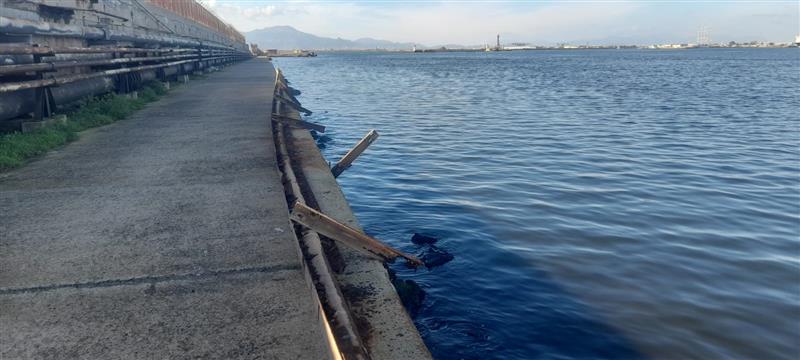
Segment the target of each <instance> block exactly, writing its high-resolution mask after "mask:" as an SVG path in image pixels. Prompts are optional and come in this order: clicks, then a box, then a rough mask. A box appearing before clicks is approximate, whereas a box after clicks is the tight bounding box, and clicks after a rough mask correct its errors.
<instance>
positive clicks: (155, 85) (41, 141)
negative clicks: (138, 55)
mask: <svg viewBox="0 0 800 360" xmlns="http://www.w3.org/2000/svg"><path fill="white" fill-rule="evenodd" d="M166 93H167V89H166V88H165V87H164V85H163V84H162V83H161V82H159V81H150V82H147V83H145V84H144V86H143V87H142V89H140V90H139V98H138V99H131V98H127V97H125V96H122V95H117V94H113V93H112V94H108V95H104V96H100V97H94V98H89V99H86V100H83V101H81V102H80V104H79V105H78V106H77V107H76V108H75V109H74V110H72V111H69V112H67V113H66V115H67V121H66V123H64V124H54V125H50V126H46V127H44V128H41V129H38V130H36V131H33V132H29V133H21V132H14V133H10V134H4V135H0V171H2V170H8V169H12V168H15V167H18V166H21V165H22V164H24V163H25V161H27V160H28V159H30V158H33V157H36V156H39V155H42V154H44V153H46V152H48V151H50V150H52V149H54V148H57V147H59V146H62V145H65V144H67V143H69V142H72V141H75V140H77V139H78V133H79V132H81V131H83V130H86V129H90V128H93V127H98V126H103V125H108V124H111V123H113V122H114V121H117V120H121V119H124V118H126V117H128V116H130V115H131V114H132V113H133V112H135V111H137V110H140V109H142V108H143V107H144V106H145V104H147V103H150V102H153V101H156V100H158V98H160V97H161V96H162V95H164V94H166Z"/></svg>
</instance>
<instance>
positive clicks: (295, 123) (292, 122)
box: [272, 114, 325, 133]
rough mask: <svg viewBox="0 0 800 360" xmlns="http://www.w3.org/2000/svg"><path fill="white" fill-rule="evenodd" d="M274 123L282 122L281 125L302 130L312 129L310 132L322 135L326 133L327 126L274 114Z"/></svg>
mask: <svg viewBox="0 0 800 360" xmlns="http://www.w3.org/2000/svg"><path fill="white" fill-rule="evenodd" d="M272 121H276V122H280V123H281V124H284V125H287V126H291V127H301V128H306V129H310V130H314V131H318V132H322V133H324V132H325V126H322V125H320V124H315V123H312V122H308V121H305V120H300V119H295V118H292V117H288V116H283V115H278V114H272Z"/></svg>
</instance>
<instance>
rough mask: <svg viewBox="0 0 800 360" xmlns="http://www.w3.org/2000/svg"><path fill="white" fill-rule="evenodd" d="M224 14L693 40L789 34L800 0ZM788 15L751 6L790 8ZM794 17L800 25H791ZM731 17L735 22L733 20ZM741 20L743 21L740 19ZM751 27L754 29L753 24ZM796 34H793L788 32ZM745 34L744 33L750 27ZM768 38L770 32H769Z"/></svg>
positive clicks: (525, 36) (565, 37) (525, 35)
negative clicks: (705, 35) (706, 31)
mask: <svg viewBox="0 0 800 360" xmlns="http://www.w3.org/2000/svg"><path fill="white" fill-rule="evenodd" d="M205 3H206V4H207V5H208V6H210V7H211V8H212V9H213V10H214V11H215V12H216V13H217V14H219V15H220V16H221V17H222V18H223V19H224V20H226V21H228V22H230V23H232V24H233V25H234V26H236V27H237V28H238V29H239V30H242V31H249V30H254V29H259V28H264V27H268V26H275V25H291V26H294V27H296V28H298V29H300V30H302V31H306V32H310V33H313V34H316V35H320V36H328V37H342V38H349V39H355V38H361V37H372V38H380V39H387V40H393V41H402V42H417V43H421V44H425V45H440V44H452V43H460V44H468V45H478V44H484V43H493V42H494V36H495V35H496V34H501V37H502V39H503V41H504V42H512V41H513V42H533V43H538V44H552V43H559V42H589V43H603V42H604V41H605V40H606V39H631V40H632V41H637V42H640V43H648V41H647V39H659V40H661V39H674V40H673V41H675V42H685V41H687V40H691V38H692V37H693V36H694V34H695V33H696V30H697V28H698V27H699V26H701V25H709V24H710V25H714V28H716V29H720V30H721V31H724V32H730V33H731V34H730V36H729V34H727V33H717V34H715V39H720V40H721V39H722V38H728V37H734V36H737V35H738V34H750V33H753V34H757V35H758V36H760V37H787V36H793V33H794V32H795V31H797V30H796V29H795V28H796V24H797V17H798V7H799V5H797V4H788V5H787V3H785V2H784V3H771V4H770V3H767V4H763V5H758V6H756V5H754V4H741V3H709V2H705V3H699V4H694V3H686V2H678V3H665V2H627V1H602V2H601V1H598V2H590V1H569V2H543V1H531V2H518V1H507V2H464V1H462V2H452V1H446V2H418V1H409V2H402V1H398V2H386V1H372V2H366V3H356V2H347V1H344V2H342V1H333V2H320V1H277V2H271V3H267V2H261V1H253V0H238V1H236V0H206V1H205ZM787 9H788V10H790V11H789V12H788V14H789V15H788V17H785V18H784V19H788V21H784V22H781V23H779V24H776V23H774V22H773V23H771V24H770V23H769V20H768V17H759V16H749V17H748V19H750V20H742V15H744V14H752V15H755V14H787V12H786V10H787ZM785 23H789V24H791V23H794V24H795V26H786V25H785ZM729 24H731V25H729ZM732 24H735V25H736V26H732ZM747 31H750V32H747ZM786 34H789V35H786ZM742 36H744V35H742ZM765 40H766V39H765Z"/></svg>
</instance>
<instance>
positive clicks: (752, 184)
mask: <svg viewBox="0 0 800 360" xmlns="http://www.w3.org/2000/svg"><path fill="white" fill-rule="evenodd" d="M276 64H277V65H278V66H279V67H281V68H283V70H284V71H285V72H286V74H287V76H288V77H289V79H290V80H291V81H292V83H293V85H294V86H295V87H297V88H299V89H301V90H302V91H303V94H302V95H301V96H299V99H300V101H302V102H303V105H304V106H306V107H308V108H309V109H311V110H314V111H315V113H314V115H312V116H311V117H310V119H311V120H312V121H315V122H319V123H322V124H323V125H325V126H327V129H328V132H327V133H326V136H328V138H327V140H326V146H325V147H324V149H323V153H324V154H325V156H326V157H327V158H328V159H329V160H333V161H335V160H336V159H338V158H340V157H341V156H342V155H343V154H344V153H345V152H346V151H347V150H348V148H349V147H350V146H352V145H353V144H355V143H356V141H358V139H360V138H361V136H363V135H364V134H365V133H366V132H367V131H368V130H369V129H371V128H375V129H378V130H379V131H380V132H381V135H382V136H381V138H380V139H379V140H378V141H377V142H376V143H375V144H373V145H372V147H370V149H369V150H368V151H367V152H366V153H365V154H364V155H363V156H362V157H361V158H359V159H358V161H357V162H356V163H355V165H354V166H353V167H352V168H351V169H349V170H348V171H346V172H345V174H343V175H342V176H341V177H340V178H339V180H340V183H341V184H342V187H343V188H344V191H345V193H346V194H347V197H348V199H349V200H350V202H351V204H352V205H353V208H354V210H355V212H356V214H357V215H358V217H359V218H360V220H361V222H362V223H363V224H364V226H365V229H366V231H367V232H368V233H370V234H372V235H374V236H376V237H377V238H379V239H382V240H384V241H387V242H388V243H390V244H391V245H393V246H396V247H399V248H401V249H403V250H405V251H409V252H415V253H419V252H421V251H422V247H420V246H418V245H414V244H413V243H411V241H410V238H411V236H412V235H413V233H414V232H424V233H432V234H435V235H436V236H438V237H439V238H440V240H439V242H437V244H436V245H437V246H439V247H441V248H442V249H445V250H446V251H448V252H449V253H451V254H453V255H454V256H455V258H454V260H453V261H451V262H448V263H446V264H444V265H442V266H440V267H436V268H434V269H432V270H429V271H428V270H423V271H417V272H413V271H411V270H407V269H403V268H402V267H398V268H397V269H396V270H397V271H398V275H399V276H400V277H402V278H405V279H413V280H416V281H417V282H419V283H420V285H421V286H422V287H423V288H424V289H425V291H426V292H427V296H426V298H425V303H424V305H423V307H422V309H421V310H420V311H419V313H418V314H417V316H416V317H415V322H416V324H417V326H418V328H419V329H420V331H421V333H422V335H423V337H424V338H425V341H426V343H427V344H428V346H429V347H430V349H431V351H432V352H433V354H434V355H435V356H436V357H437V358H440V359H487V358H497V359H531V358H542V359H576V358H626V359H627V358H639V357H642V358H671V359H674V358H696V359H705V358H751V359H767V358H768V359H778V358H785V359H793V358H796V357H797V356H798V354H800V341H798V339H800V325H798V324H800V305H798V303H799V302H800V260H799V259H800V240H798V233H800V181H799V180H800V133H799V131H798V125H799V123H798V122H799V121H800V120H799V119H798V116H797V109H798V108H800V87H798V86H797V84H799V83H800V52H799V51H797V49H775V50H772V49H770V50H766V49H742V50H736V49H732V50H721V49H706V50H692V51H533V52H501V53H436V54H408V53H403V54H388V53H387V54H374V53H372V54H362V53H342V54H321V55H320V56H319V57H317V58H313V59H292V58H281V59H278V60H276Z"/></svg>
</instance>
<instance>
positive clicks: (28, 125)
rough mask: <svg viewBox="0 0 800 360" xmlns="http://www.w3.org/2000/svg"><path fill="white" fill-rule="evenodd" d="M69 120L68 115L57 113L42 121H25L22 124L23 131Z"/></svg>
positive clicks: (30, 130)
mask: <svg viewBox="0 0 800 360" xmlns="http://www.w3.org/2000/svg"><path fill="white" fill-rule="evenodd" d="M66 122H67V116H66V115H63V114H61V115H55V116H51V117H49V118H44V119H42V120H41V121H23V122H22V124H21V128H22V132H23V133H29V132H32V131H35V130H37V129H41V128H43V127H45V126H49V125H53V124H65V123H66Z"/></svg>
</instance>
